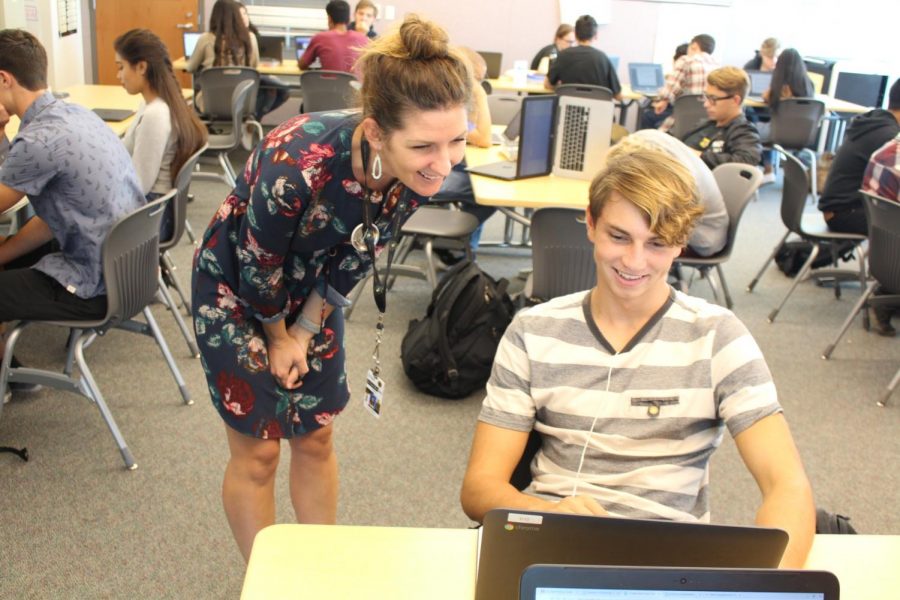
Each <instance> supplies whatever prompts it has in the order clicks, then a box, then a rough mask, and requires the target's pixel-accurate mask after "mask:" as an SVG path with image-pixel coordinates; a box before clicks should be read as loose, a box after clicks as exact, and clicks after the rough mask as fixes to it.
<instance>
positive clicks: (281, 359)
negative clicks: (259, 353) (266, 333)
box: [268, 335, 309, 390]
mask: <svg viewBox="0 0 900 600" xmlns="http://www.w3.org/2000/svg"><path fill="white" fill-rule="evenodd" d="M308 347H309V341H307V343H306V344H301V343H300V342H298V340H297V339H295V338H294V337H293V336H290V335H288V336H285V337H278V338H275V339H273V340H270V341H269V342H268V352H269V370H270V371H271V372H272V376H273V377H274V378H275V380H276V381H277V382H278V385H280V386H281V387H283V388H285V389H289V390H293V389H296V388H298V387H300V383H301V382H300V380H301V379H302V378H303V376H304V375H306V372H307V371H309V366H308V365H307V363H306V350H307V348H308Z"/></svg>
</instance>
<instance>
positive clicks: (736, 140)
mask: <svg viewBox="0 0 900 600" xmlns="http://www.w3.org/2000/svg"><path fill="white" fill-rule="evenodd" d="M748 89H750V81H749V80H748V79H747V74H746V73H745V72H744V71H743V70H742V69H738V68H737V67H722V68H721V69H716V70H715V71H713V72H711V73H710V74H709V76H708V77H707V81H706V92H705V94H704V99H703V106H704V108H706V114H707V116H708V117H709V119H710V120H709V121H708V122H706V123H704V124H703V125H701V126H700V127H697V128H696V129H694V130H692V131H689V132H688V133H686V134H685V135H684V137H683V138H682V141H683V142H684V143H685V144H687V145H688V146H689V147H691V148H693V149H694V150H695V152H696V153H697V156H699V157H700V158H701V159H703V162H705V163H706V164H707V166H709V168H711V169H712V168H715V167H717V166H719V165H721V164H724V163H729V162H736V163H746V164H748V165H758V164H759V160H760V156H761V155H762V145H761V144H760V142H759V133H757V131H756V127H754V126H753V124H752V123H750V122H749V121H747V118H746V117H745V116H744V109H743V104H744V98H746V97H747V90H748Z"/></svg>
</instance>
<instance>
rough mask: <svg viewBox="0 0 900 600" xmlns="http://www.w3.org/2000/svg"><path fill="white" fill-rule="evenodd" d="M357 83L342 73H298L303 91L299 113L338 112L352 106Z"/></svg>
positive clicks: (354, 78) (350, 76)
mask: <svg viewBox="0 0 900 600" xmlns="http://www.w3.org/2000/svg"><path fill="white" fill-rule="evenodd" d="M358 84H359V82H358V81H357V80H356V77H354V76H353V75H352V74H350V73H344V72H343V71H304V72H302V73H300V89H301V90H303V103H302V104H301V105H300V112H301V113H313V112H321V111H323V110H338V109H342V108H349V107H351V106H353V99H354V94H355V93H356V88H355V87H354V85H358Z"/></svg>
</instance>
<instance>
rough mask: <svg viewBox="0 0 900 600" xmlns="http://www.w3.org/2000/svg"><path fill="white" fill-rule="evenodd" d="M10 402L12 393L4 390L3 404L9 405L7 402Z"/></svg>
mask: <svg viewBox="0 0 900 600" xmlns="http://www.w3.org/2000/svg"><path fill="white" fill-rule="evenodd" d="M10 400H12V392H11V391H9V388H8V387H7V388H6V391H5V392H3V404H9V401H10Z"/></svg>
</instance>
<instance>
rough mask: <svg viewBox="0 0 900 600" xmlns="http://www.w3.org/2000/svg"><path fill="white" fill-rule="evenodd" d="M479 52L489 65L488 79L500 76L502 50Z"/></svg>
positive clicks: (486, 76)
mask: <svg viewBox="0 0 900 600" xmlns="http://www.w3.org/2000/svg"><path fill="white" fill-rule="evenodd" d="M478 54H480V55H481V57H482V58H483V59H484V62H485V64H486V65H487V73H486V74H485V78H487V79H497V78H498V77H500V63H501V62H503V53H502V52H482V51H481V50H479V51H478Z"/></svg>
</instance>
